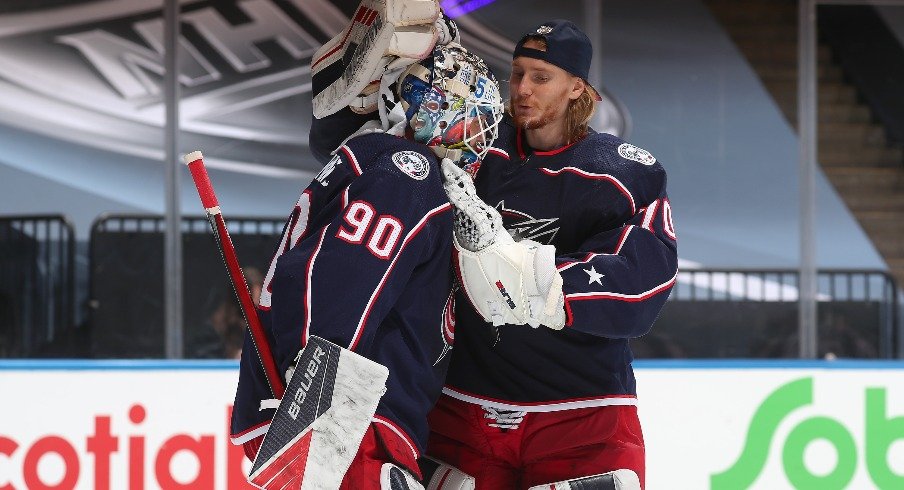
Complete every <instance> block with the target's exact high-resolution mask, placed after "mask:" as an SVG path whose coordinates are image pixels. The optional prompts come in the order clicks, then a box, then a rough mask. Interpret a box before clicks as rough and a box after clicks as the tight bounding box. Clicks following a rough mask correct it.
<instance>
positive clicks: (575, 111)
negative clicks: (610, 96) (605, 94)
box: [565, 87, 596, 144]
mask: <svg viewBox="0 0 904 490" xmlns="http://www.w3.org/2000/svg"><path fill="white" fill-rule="evenodd" d="M590 90H591V89H590V87H584V91H583V92H582V93H581V95H580V96H579V97H578V98H577V99H574V100H571V101H569V102H568V109H566V110H565V136H567V138H568V144H571V143H574V142H575V141H578V140H579V139H581V138H583V137H584V136H587V128H588V126H589V124H590V118H591V117H593V111H594V110H595V109H596V99H595V98H594V97H593V94H591V93H590Z"/></svg>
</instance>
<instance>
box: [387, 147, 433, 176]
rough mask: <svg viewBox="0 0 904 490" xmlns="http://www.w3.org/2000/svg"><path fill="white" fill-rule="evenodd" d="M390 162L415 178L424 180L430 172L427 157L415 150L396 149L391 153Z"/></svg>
mask: <svg viewBox="0 0 904 490" xmlns="http://www.w3.org/2000/svg"><path fill="white" fill-rule="evenodd" d="M392 163H394V164H396V167H399V169H400V170H401V171H402V172H405V174H407V175H408V176H409V177H411V178H412V179H415V180H424V179H426V178H427V175H428V174H430V162H428V161H427V157H425V156H424V155H421V154H420V153H418V152H416V151H397V152H395V153H393V154H392Z"/></svg>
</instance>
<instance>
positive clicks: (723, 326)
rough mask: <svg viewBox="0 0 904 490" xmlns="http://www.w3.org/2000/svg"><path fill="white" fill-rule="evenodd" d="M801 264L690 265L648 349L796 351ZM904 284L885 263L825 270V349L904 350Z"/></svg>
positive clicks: (834, 352)
mask: <svg viewBox="0 0 904 490" xmlns="http://www.w3.org/2000/svg"><path fill="white" fill-rule="evenodd" d="M799 282H800V281H799V275H798V271H797V270H796V269H790V268H789V269H743V268H732V269H727V268H724V269H711V268H705V269H704V268H699V269H687V270H682V271H681V272H679V274H678V281H677V283H676V285H675V286H674V288H673V289H672V293H671V295H670V297H669V301H668V302H667V304H666V306H665V307H664V309H663V312H662V314H661V315H660V317H659V320H658V321H657V323H656V325H655V326H654V328H653V330H652V331H651V332H650V334H649V335H648V336H647V337H646V338H643V339H640V340H638V341H637V342H636V344H637V349H636V350H637V351H638V353H639V354H640V356H641V357H701V358H702V357H706V358H709V357H717V358H720V357H725V358H729V357H744V358H747V357H750V358H769V357H782V358H792V357H797V352H798V351H797V350H796V349H797V345H799V343H798V342H799V338H798V328H797V320H796V319H797V311H798V309H797V308H798V303H797V302H798V286H799ZM900 297H901V292H900V291H899V289H898V286H897V284H896V282H895V280H894V278H893V277H892V276H891V275H890V274H888V273H887V272H885V271H882V270H867V269H825V270H820V271H819V272H818V295H817V300H818V306H817V311H818V326H817V336H818V339H817V344H818V345H819V351H820V352H819V356H820V357H827V358H835V357H857V358H883V359H887V358H895V357H901V356H902V354H904V349H902V346H901V343H902V337H901V324H900V310H901V307H900Z"/></svg>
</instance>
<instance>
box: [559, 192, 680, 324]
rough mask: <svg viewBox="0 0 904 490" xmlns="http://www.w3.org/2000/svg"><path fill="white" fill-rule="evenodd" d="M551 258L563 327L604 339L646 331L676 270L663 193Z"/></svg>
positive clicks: (673, 238) (674, 246)
mask: <svg viewBox="0 0 904 490" xmlns="http://www.w3.org/2000/svg"><path fill="white" fill-rule="evenodd" d="M556 261H557V268H558V270H559V272H560V273H561V274H562V279H563V281H564V287H563V290H564V293H565V311H566V316H567V318H566V328H573V329H575V330H577V331H581V332H584V333H588V334H591V335H597V336H601V337H609V338H632V337H639V336H642V335H644V334H646V333H647V332H649V330H650V328H651V327H652V326H653V322H654V321H655V320H656V317H657V316H658V315H659V312H660V310H661V309H662V307H663V305H664V304H665V301H666V299H667V298H668V295H669V292H670V291H671V289H672V286H673V285H674V284H675V280H676V278H677V273H678V252H677V237H676V235H675V229H674V225H673V223H672V211H671V204H670V203H669V200H668V198H667V197H662V198H659V199H656V200H654V201H653V202H652V203H651V204H650V205H649V206H647V207H645V208H642V209H640V210H639V211H638V212H636V213H635V214H634V215H633V216H632V217H631V218H630V219H629V220H628V221H627V222H626V223H625V224H624V225H623V226H621V227H618V228H615V229H611V230H604V231H600V232H598V233H596V234H593V235H592V236H590V238H588V239H587V240H585V241H584V243H583V244H582V246H581V247H580V251H579V252H575V253H572V254H568V255H564V256H559V257H557V258H556Z"/></svg>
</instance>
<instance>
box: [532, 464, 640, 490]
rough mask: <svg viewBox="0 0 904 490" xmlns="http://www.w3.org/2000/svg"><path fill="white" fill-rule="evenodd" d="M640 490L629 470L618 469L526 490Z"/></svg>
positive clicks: (637, 481) (638, 480)
mask: <svg viewBox="0 0 904 490" xmlns="http://www.w3.org/2000/svg"><path fill="white" fill-rule="evenodd" d="M571 489H582V490H641V488H640V478H638V477H637V473H634V471H632V470H629V469H624V468H623V469H618V470H615V471H610V472H608V473H601V474H599V475H592V476H584V477H581V478H574V479H571V480H563V481H557V482H555V483H544V484H542V485H536V486H533V487H530V488H528V489H527V490H571Z"/></svg>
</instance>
